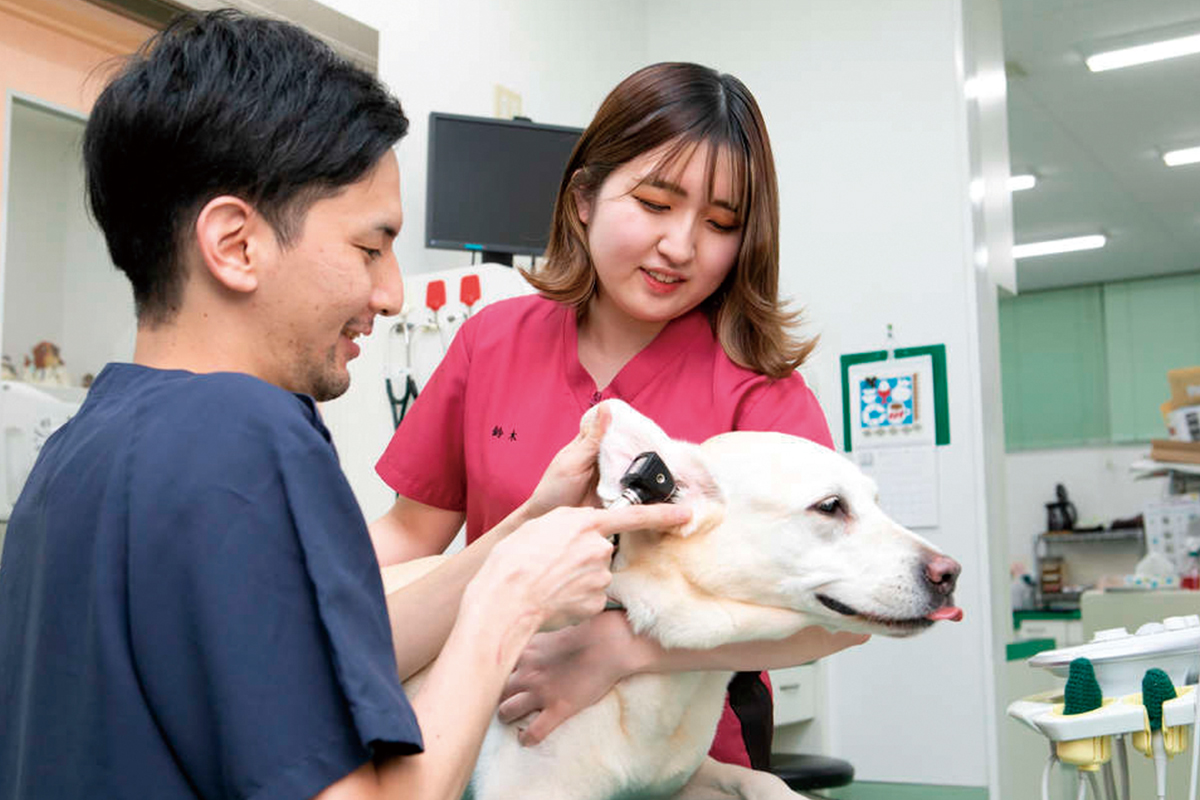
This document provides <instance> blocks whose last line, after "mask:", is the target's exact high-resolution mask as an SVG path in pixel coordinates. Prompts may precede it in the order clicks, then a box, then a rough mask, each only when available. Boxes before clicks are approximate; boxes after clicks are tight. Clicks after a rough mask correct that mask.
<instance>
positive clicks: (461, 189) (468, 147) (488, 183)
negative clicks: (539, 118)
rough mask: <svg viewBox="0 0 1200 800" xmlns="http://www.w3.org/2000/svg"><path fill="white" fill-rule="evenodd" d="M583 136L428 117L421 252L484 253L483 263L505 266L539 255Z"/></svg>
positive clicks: (551, 128)
mask: <svg viewBox="0 0 1200 800" xmlns="http://www.w3.org/2000/svg"><path fill="white" fill-rule="evenodd" d="M582 132H583V131H582V130H581V129H579V128H566V127H562V126H559V125H539V124H535V123H532V122H527V121H523V120H502V119H491V118H489V117H467V116H461V115H457V114H441V113H438V112H434V113H432V114H430V115H429V171H428V173H427V175H426V187H427V189H426V197H425V244H426V246H427V247H439V248H445V249H451V250H473V251H482V252H484V254H485V260H501V261H504V262H506V263H511V256H512V254H518V255H541V254H542V253H543V251H545V249H546V243H547V241H548V239H549V236H550V220H551V217H552V216H553V213H554V199H555V196H556V195H557V194H558V185H559V183H560V182H561V181H562V176H563V169H564V168H565V167H566V165H567V161H568V160H569V159H570V156H571V150H572V149H573V148H574V147H575V143H576V142H577V141H578V140H579V135H580V134H581V133H582ZM505 255H507V259H505V258H503V256H505ZM498 256H500V258H497V257H498Z"/></svg>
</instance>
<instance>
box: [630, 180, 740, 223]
mask: <svg viewBox="0 0 1200 800" xmlns="http://www.w3.org/2000/svg"><path fill="white" fill-rule="evenodd" d="M641 183H644V184H645V185H647V186H653V187H654V188H655V189H663V190H664V191H668V192H670V193H671V194H677V195H679V196H680V197H687V196H688V193H687V190H686V189H684V188H683V187H682V186H680V185H679V184H678V183H675V182H674V181H668V180H665V179H663V178H655V177H650V178H646V179H645V180H643V181H641ZM709 204H710V205H714V206H718V207H720V208H724V209H727V210H728V211H732V212H733V213H734V214H736V213H738V210H737V206H735V205H734V204H733V203H731V202H730V201H728V200H722V199H720V198H714V199H712V200H710V201H709Z"/></svg>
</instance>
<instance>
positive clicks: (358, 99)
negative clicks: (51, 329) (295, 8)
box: [83, 9, 408, 324]
mask: <svg viewBox="0 0 1200 800" xmlns="http://www.w3.org/2000/svg"><path fill="white" fill-rule="evenodd" d="M407 130H408V119H407V118H406V117H405V116H404V112H403V110H402V109H401V107H400V102H399V101H398V100H397V99H396V98H395V97H393V96H392V95H391V94H390V93H389V92H388V91H387V90H386V89H385V88H384V87H383V86H382V85H381V84H380V83H379V81H377V80H376V79H375V77H374V76H372V75H371V74H369V73H367V72H366V71H364V70H362V69H360V68H358V67H356V66H354V65H353V64H351V63H350V62H349V61H347V60H345V59H343V58H341V57H340V56H338V55H337V54H335V53H334V52H333V50H332V49H331V48H329V47H328V46H327V45H326V44H324V43H323V42H321V41H319V40H318V39H316V38H315V37H314V36H312V35H311V34H309V33H307V32H305V31H303V30H301V29H300V28H298V27H296V26H295V25H291V24H289V23H285V22H279V21H276V20H269V19H262V18H256V17H251V16H247V15H245V14H242V13H239V12H236V11H231V10H228V9H223V10H220V11H213V12H209V13H205V14H186V15H183V16H181V17H180V18H178V19H176V20H175V21H174V22H172V23H171V24H170V25H169V26H168V27H167V28H166V29H165V30H163V31H161V32H160V33H158V34H157V35H155V36H154V37H153V38H151V39H150V40H149V41H148V42H147V43H146V44H145V45H143V46H142V48H141V49H140V50H139V51H138V52H137V53H136V54H134V55H133V56H131V57H130V59H129V60H128V62H127V63H126V64H125V65H124V66H123V68H122V69H121V71H120V72H119V73H118V75H117V76H116V78H115V79H114V80H113V81H112V82H111V83H110V84H109V85H108V86H107V87H106V88H105V89H104V91H103V92H102V93H101V95H100V97H99V98H98V99H97V100H96V104H95V106H94V108H93V110H92V114H91V117H90V118H89V120H88V123H87V129H86V131H85V133H84V141H83V154H84V165H85V168H86V172H87V194H88V202H89V205H90V207H91V209H92V214H93V215H94V216H95V218H96V220H97V222H98V223H99V224H100V227H101V228H102V229H103V231H104V235H105V237H106V239H107V240H108V250H109V254H110V255H111V257H112V260H113V263H114V264H116V265H117V267H118V268H119V269H121V270H122V271H123V272H124V273H125V274H126V275H127V276H128V277H129V280H130V282H132V284H133V295H134V302H135V304H136V307H137V313H138V319H139V321H140V322H143V323H150V324H157V323H161V322H165V321H167V320H169V319H170V318H171V317H172V316H173V315H174V314H175V312H176V311H177V310H178V308H179V305H180V303H181V301H182V295H183V287H184V280H185V274H184V264H183V259H182V258H181V257H180V256H181V252H182V250H181V246H182V244H183V243H184V242H185V241H186V237H187V235H188V234H189V232H190V231H191V229H192V226H193V225H194V223H195V219H196V215H197V214H198V213H199V212H200V209H201V208H203V206H204V204H205V203H207V202H208V201H209V200H211V199H212V198H214V197H217V196H219V195H222V194H231V195H235V196H237V197H241V198H242V199H243V200H245V201H246V202H248V203H250V204H251V205H253V206H254V207H255V209H256V210H257V211H258V213H260V214H262V216H263V217H264V218H265V219H266V220H267V221H268V222H269V223H270V225H271V227H272V228H273V229H274V231H275V234H276V236H277V237H278V239H279V241H280V242H281V243H282V244H283V245H285V246H286V245H288V244H289V243H291V241H292V237H294V236H295V235H296V234H298V233H299V227H300V225H301V224H302V222H303V219H304V214H305V213H306V212H307V211H308V208H309V207H310V206H311V205H312V203H313V202H315V201H316V200H318V199H320V198H322V197H329V196H332V195H335V194H337V193H338V192H339V191H340V190H341V189H342V188H344V187H345V186H347V185H349V184H351V183H354V182H356V181H357V180H359V179H360V178H362V177H363V176H364V175H366V173H367V172H369V171H370V170H371V168H372V167H374V166H375V164H376V163H377V162H378V161H379V159H380V158H381V157H382V156H383V155H384V154H385V153H386V152H387V150H388V149H389V148H390V147H391V146H392V145H393V144H395V143H396V142H397V141H398V140H399V139H400V138H401V137H402V136H404V134H405V132H406V131H407Z"/></svg>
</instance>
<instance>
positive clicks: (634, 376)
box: [560, 306, 713, 412]
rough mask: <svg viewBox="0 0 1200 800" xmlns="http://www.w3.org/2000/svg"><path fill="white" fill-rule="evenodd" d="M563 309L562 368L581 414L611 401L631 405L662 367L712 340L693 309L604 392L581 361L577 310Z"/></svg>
mask: <svg viewBox="0 0 1200 800" xmlns="http://www.w3.org/2000/svg"><path fill="white" fill-rule="evenodd" d="M560 309H561V311H562V314H563V323H562V342H563V366H564V367H565V369H566V374H567V384H568V386H570V389H571V394H572V395H574V397H575V400H576V401H577V402H578V403H579V409H580V411H581V412H582V411H586V410H587V409H589V408H591V407H592V406H594V405H596V403H599V402H600V401H601V400H607V399H609V398H611V397H616V398H620V399H621V400H625V401H632V400H633V399H634V398H635V397H637V395H638V394H639V393H640V392H641V391H642V389H644V388H645V387H646V385H647V384H649V383H650V381H651V380H652V379H653V378H654V377H655V376H657V375H658V374H659V373H660V372H662V370H663V367H665V366H666V365H667V364H669V363H670V362H672V361H674V360H675V359H676V358H678V357H679V356H680V355H682V354H683V353H684V352H686V351H688V350H690V349H691V348H693V347H695V346H697V345H698V344H700V343H702V342H706V341H711V340H712V336H713V334H712V328H711V326H710V325H709V323H708V318H707V317H706V316H705V315H704V312H702V311H700V310H699V309H693V310H692V311H689V312H688V313H687V314H684V315H683V316H682V317H679V318H678V319H673V320H671V321H670V322H668V323H667V325H666V327H664V328H663V329H662V330H661V331H659V332H658V335H657V336H655V337H654V338H653V339H652V340H651V341H650V343H649V344H648V345H646V346H645V347H643V348H642V349H641V350H639V351H638V353H637V355H635V356H634V357H633V358H631V359H629V361H628V362H627V363H626V364H625V366H623V367H621V369H620V371H618V372H617V374H616V375H615V376H614V377H613V379H612V380H611V381H609V384H608V386H606V387H604V389H603V390H601V389H599V388H598V387H597V386H596V382H595V381H594V380H592V376H591V375H590V374H588V371H587V370H586V369H584V367H583V364H582V363H580V361H579V322H578V319H577V317H576V314H575V309H573V308H571V307H569V306H560Z"/></svg>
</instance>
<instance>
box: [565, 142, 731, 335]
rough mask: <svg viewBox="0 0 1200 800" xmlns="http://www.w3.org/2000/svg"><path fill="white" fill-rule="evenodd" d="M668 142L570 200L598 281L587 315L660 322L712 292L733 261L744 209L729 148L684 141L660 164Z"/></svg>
mask: <svg viewBox="0 0 1200 800" xmlns="http://www.w3.org/2000/svg"><path fill="white" fill-rule="evenodd" d="M674 146H675V143H674V142H670V143H668V144H667V145H664V146H663V147H660V148H657V149H655V150H652V151H650V152H647V153H643V154H642V155H640V156H638V157H637V158H634V159H633V160H631V161H628V162H626V163H625V164H623V165H621V166H620V167H618V168H617V169H615V170H613V172H612V173H611V174H610V175H609V176H608V178H606V179H605V181H604V183H603V184H601V186H600V188H599V190H598V191H597V192H596V195H595V197H593V198H592V199H591V200H590V201H589V200H587V199H586V198H582V197H580V198H578V207H579V217H580V220H581V221H582V222H583V224H584V225H585V226H586V229H587V243H588V249H589V251H590V253H591V257H592V264H593V265H594V266H595V269H596V277H597V283H598V286H597V292H596V295H595V297H593V298H592V301H591V305H590V306H589V317H590V316H591V315H592V314H593V313H595V314H597V315H598V316H601V317H603V318H605V319H613V320H617V321H625V322H634V323H652V324H657V325H658V327H660V328H661V327H662V326H663V325H665V324H666V323H667V322H669V321H670V320H672V319H675V318H676V317H679V316H682V315H683V314H686V313H687V312H688V311H691V310H692V309H693V308H695V307H696V306H698V305H700V303H701V302H703V301H704V300H705V299H706V298H707V297H708V296H709V295H710V294H712V293H713V292H714V291H716V289H717V287H719V286H720V285H721V283H722V281H724V280H725V276H726V275H728V274H729V270H730V269H732V268H733V265H734V263H735V262H736V261H737V256H738V251H739V249H740V248H741V244H742V218H743V210H741V209H739V208H738V207H737V206H738V203H739V200H740V197H741V192H740V191H736V189H737V188H738V187H735V186H734V179H733V174H732V173H733V171H732V168H731V165H730V158H729V157H728V155H729V154H728V152H727V151H725V150H719V151H716V152H713V146H712V145H710V144H708V143H707V142H704V143H700V144H698V145H687V146H685V147H684V148H683V150H682V151H681V152H680V153H679V155H678V157H677V158H675V159H674V161H673V163H670V164H668V165H667V166H666V168H665V169H660V166H661V165H662V160H663V158H664V157H665V156H666V155H667V154H668V153H670V152H671V149H672V148H673V147H674ZM712 159H715V163H714V162H712V161H711V160H712ZM710 164H711V166H712V170H711V175H712V181H711V186H710V185H709V175H710Z"/></svg>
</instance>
